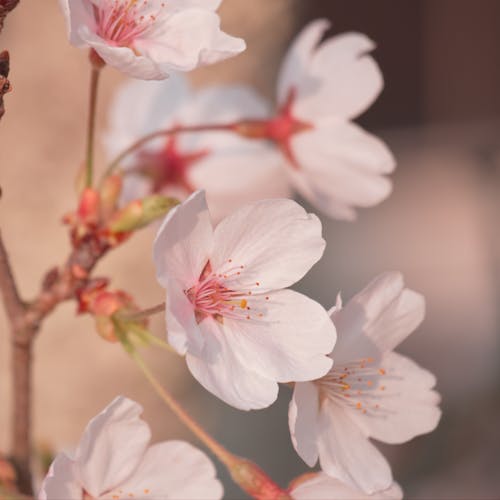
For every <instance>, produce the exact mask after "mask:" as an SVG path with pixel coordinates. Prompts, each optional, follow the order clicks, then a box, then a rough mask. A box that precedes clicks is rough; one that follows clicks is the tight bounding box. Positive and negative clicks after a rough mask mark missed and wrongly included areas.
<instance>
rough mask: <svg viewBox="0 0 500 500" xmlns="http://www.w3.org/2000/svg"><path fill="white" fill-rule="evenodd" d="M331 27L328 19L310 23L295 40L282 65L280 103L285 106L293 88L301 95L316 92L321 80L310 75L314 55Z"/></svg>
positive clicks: (279, 87) (279, 84) (279, 81)
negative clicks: (309, 70)
mask: <svg viewBox="0 0 500 500" xmlns="http://www.w3.org/2000/svg"><path fill="white" fill-rule="evenodd" d="M329 27H330V22H329V21H328V20H327V19H316V20H315V21H312V22H311V23H309V24H308V25H307V26H306V27H305V28H304V29H303V30H302V31H301V32H300V33H299V34H298V35H297V37H296V38H295V40H294V41H293V44H292V46H291V47H290V49H288V52H287V54H286V56H285V60H284V61H283V64H282V65H281V69H280V74H279V78H278V103H279V104H281V105H282V104H284V103H285V101H286V100H287V98H288V94H289V92H290V90H291V89H292V88H296V89H298V90H299V92H300V95H301V96H303V95H307V93H308V92H314V91H315V89H317V87H318V86H319V85H320V83H321V82H320V80H318V79H314V78H311V75H309V74H308V69H309V65H310V62H311V58H312V54H313V51H314V49H315V48H316V46H317V45H318V43H319V41H320V40H321V38H322V36H323V34H324V33H325V31H326V30H327V29H328V28H329Z"/></svg>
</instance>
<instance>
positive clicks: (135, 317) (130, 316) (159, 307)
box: [120, 302, 165, 321]
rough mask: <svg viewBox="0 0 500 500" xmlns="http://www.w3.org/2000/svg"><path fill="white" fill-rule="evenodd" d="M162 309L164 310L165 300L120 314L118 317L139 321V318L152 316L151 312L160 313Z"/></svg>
mask: <svg viewBox="0 0 500 500" xmlns="http://www.w3.org/2000/svg"><path fill="white" fill-rule="evenodd" d="M164 310H165V302H162V303H161V304H158V305H156V306H153V307H149V308H148V309H143V310H142V311H138V312H135V313H130V314H121V315H120V319H121V320H124V321H139V320H141V319H145V318H149V316H153V314H158V313H161V312H163V311H164Z"/></svg>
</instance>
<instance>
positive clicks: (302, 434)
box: [288, 382, 319, 467]
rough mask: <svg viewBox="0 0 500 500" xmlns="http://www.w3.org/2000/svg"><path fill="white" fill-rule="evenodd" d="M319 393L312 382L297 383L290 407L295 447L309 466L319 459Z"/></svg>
mask: <svg viewBox="0 0 500 500" xmlns="http://www.w3.org/2000/svg"><path fill="white" fill-rule="evenodd" d="M318 411H319V394H318V389H317V388H316V386H315V385H314V384H313V383H311V382H298V383H296V384H295V387H294V390H293V396H292V399H291V401H290V406H289V408H288V426H289V428H290V436H291V438H292V443H293V447H294V448H295V451H296V452H297V453H298V454H299V456H300V458H302V460H304V462H305V463H306V464H307V465H308V466H309V467H314V465H315V464H316V462H317V461H318V444H317V439H318V428H317V423H318Z"/></svg>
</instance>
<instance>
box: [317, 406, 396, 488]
mask: <svg viewBox="0 0 500 500" xmlns="http://www.w3.org/2000/svg"><path fill="white" fill-rule="evenodd" d="M319 415H320V416H319V423H318V435H319V436H320V440H319V441H318V448H319V460H320V464H321V468H322V469H323V470H324V471H325V472H326V473H327V474H328V475H330V476H333V477H338V478H340V479H341V480H342V481H344V482H346V483H348V484H349V485H351V486H353V487H355V488H360V489H361V490H363V491H364V492H365V493H368V494H372V493H374V492H376V491H380V490H385V489H387V488H389V487H390V486H391V484H392V473H391V468H390V466H389V464H388V463H387V461H386V459H385V458H384V457H383V455H382V454H381V453H380V452H379V451H378V450H377V448H375V446H373V444H371V443H370V441H369V440H368V438H367V437H366V436H365V435H364V434H363V432H362V431H361V429H360V428H359V427H358V425H357V423H356V422H355V421H354V420H353V419H352V418H351V417H350V415H349V414H348V413H347V412H346V411H345V409H344V408H343V407H342V406H341V405H339V404H337V403H335V402H333V401H331V400H328V399H326V400H324V401H323V402H322V406H321V410H320V413H319Z"/></svg>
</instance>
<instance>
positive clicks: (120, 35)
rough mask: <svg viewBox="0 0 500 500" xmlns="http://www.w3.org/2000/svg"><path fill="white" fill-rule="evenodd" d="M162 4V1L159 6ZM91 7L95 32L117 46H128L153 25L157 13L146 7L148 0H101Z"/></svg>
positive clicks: (162, 5) (161, 6)
mask: <svg viewBox="0 0 500 500" xmlns="http://www.w3.org/2000/svg"><path fill="white" fill-rule="evenodd" d="M164 6H165V4H164V3H162V4H161V5H160V8H163V7H164ZM92 7H93V11H94V18H95V21H96V33H97V34H98V35H99V36H100V37H101V38H103V39H104V40H106V41H107V42H108V43H109V44H111V45H116V46H118V47H130V46H131V45H132V44H133V42H134V40H136V39H137V38H139V37H141V36H142V35H144V34H145V33H146V32H147V31H148V30H150V29H151V28H152V27H153V25H154V24H155V22H156V20H157V18H158V14H159V12H157V13H152V12H151V10H150V9H147V7H148V0H101V1H100V2H99V3H98V5H96V4H93V6H92ZM146 9H147V10H148V13H146Z"/></svg>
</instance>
